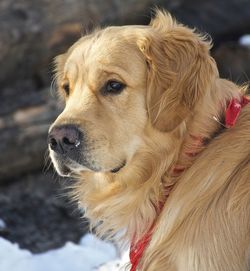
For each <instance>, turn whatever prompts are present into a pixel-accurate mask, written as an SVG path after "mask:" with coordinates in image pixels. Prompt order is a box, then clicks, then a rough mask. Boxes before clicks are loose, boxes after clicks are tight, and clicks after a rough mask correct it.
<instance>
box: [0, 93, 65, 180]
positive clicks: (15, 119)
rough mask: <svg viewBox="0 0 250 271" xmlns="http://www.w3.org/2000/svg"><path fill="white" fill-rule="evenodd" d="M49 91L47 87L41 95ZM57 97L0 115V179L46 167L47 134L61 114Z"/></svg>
mask: <svg viewBox="0 0 250 271" xmlns="http://www.w3.org/2000/svg"><path fill="white" fill-rule="evenodd" d="M45 93H49V91H48V90H44V91H43V92H42V93H40V95H43V96H45ZM59 111H60V109H59V108H58V106H57V105H56V101H55V99H51V98H50V97H49V95H48V94H47V101H46V102H45V103H41V104H39V105H31V106H29V107H25V108H22V109H18V110H16V111H14V112H13V113H10V114H8V115H5V116H3V117H0V153H1V155H0V180H3V179H6V178H11V177H15V176H20V175H21V174H23V173H25V172H28V171H32V170H38V169H39V170H41V169H42V168H43V167H44V166H45V153H46V150H47V134H48V128H49V126H50V124H51V123H52V122H53V121H54V119H55V118H56V117H57V115H58V114H59Z"/></svg>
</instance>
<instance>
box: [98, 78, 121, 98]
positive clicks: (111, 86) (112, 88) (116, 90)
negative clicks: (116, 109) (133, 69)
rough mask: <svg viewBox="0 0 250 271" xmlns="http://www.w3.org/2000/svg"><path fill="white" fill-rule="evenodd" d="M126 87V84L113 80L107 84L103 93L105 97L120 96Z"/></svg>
mask: <svg viewBox="0 0 250 271" xmlns="http://www.w3.org/2000/svg"><path fill="white" fill-rule="evenodd" d="M125 87H126V85H125V84H123V83H121V82H117V81H113V80H112V81H108V82H107V83H106V85H105V86H104V87H103V89H102V92H103V94H104V95H107V94H120V93H121V92H122V90H123V89H124V88H125Z"/></svg>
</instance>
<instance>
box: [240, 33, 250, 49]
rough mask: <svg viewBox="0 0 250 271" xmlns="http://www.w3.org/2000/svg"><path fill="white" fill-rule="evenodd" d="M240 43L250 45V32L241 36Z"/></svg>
mask: <svg viewBox="0 0 250 271" xmlns="http://www.w3.org/2000/svg"><path fill="white" fill-rule="evenodd" d="M239 43H240V45H242V46H247V47H250V34H246V35H243V36H242V37H240V38H239Z"/></svg>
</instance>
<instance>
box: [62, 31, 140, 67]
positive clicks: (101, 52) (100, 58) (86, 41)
mask: <svg viewBox="0 0 250 271" xmlns="http://www.w3.org/2000/svg"><path fill="white" fill-rule="evenodd" d="M138 31H140V27H139V26H126V27H124V26H123V27H108V28H105V29H103V30H99V31H96V32H94V33H93V34H91V35H88V36H86V37H83V38H82V39H81V40H80V41H78V42H77V44H75V45H74V46H73V47H74V48H73V49H72V50H71V53H70V55H69V57H68V60H67V62H66V65H65V66H67V65H71V66H72V63H73V64H75V65H77V66H79V65H81V66H84V68H86V67H88V66H89V67H91V66H92V67H93V65H95V64H102V65H120V66H122V67H124V68H129V66H130V65H129V64H131V63H129V61H128V60H129V59H130V60H131V59H132V60H133V62H136V61H138V62H141V61H142V57H141V54H140V51H139V50H138V48H137V46H136V36H137V32H138ZM126 66H127V67H126Z"/></svg>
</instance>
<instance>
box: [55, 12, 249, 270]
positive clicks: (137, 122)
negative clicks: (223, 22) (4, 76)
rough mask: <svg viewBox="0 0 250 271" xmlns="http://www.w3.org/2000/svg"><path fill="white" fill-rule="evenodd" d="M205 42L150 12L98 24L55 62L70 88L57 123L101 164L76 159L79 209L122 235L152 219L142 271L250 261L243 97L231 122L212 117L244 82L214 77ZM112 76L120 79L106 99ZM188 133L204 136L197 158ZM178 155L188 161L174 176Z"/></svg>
mask: <svg viewBox="0 0 250 271" xmlns="http://www.w3.org/2000/svg"><path fill="white" fill-rule="evenodd" d="M209 50H210V43H209V42H208V41H207V39H206V38H205V37H203V36H201V35H198V34H197V33H195V31H194V30H191V29H189V28H187V27H185V26H183V25H181V24H179V23H177V22H175V21H174V20H173V19H172V18H171V16H170V15H169V14H166V13H165V12H162V11H157V14H156V16H155V18H154V19H153V20H152V21H151V23H150V25H149V26H124V27H108V28H105V29H102V30H96V31H95V32H93V33H92V34H89V35H87V36H85V37H83V38H81V39H80V40H79V41H78V42H76V43H75V44H74V45H73V46H72V47H71V48H70V49H69V50H68V51H67V52H66V53H65V54H63V55H61V56H59V57H57V59H56V71H57V73H56V77H57V82H58V86H59V89H60V91H59V92H60V96H65V95H64V94H63V91H62V90H61V85H62V84H63V82H65V80H66V81H67V82H69V84H70V94H69V97H64V99H65V101H66V106H65V109H64V111H63V112H62V113H61V114H60V116H59V117H58V119H57V120H56V121H55V123H54V125H59V124H65V123H74V124H78V125H79V126H80V127H81V129H82V130H83V131H84V133H86V137H87V138H88V140H87V143H86V144H88V146H90V147H89V152H90V154H89V155H90V156H91V158H92V160H93V161H92V163H93V165H94V166H96V167H97V168H98V170H96V171H91V170H87V169H86V168H85V167H84V166H82V165H80V164H77V165H76V166H74V167H72V168H71V170H72V174H73V175H75V177H76V178H77V179H78V182H77V185H76V186H75V187H74V195H75V197H76V198H77V199H78V200H79V203H80V205H81V206H82V207H84V208H85V210H86V213H85V215H86V217H88V218H89V219H90V221H91V224H92V225H95V226H96V225H98V230H99V232H101V233H105V234H108V235H112V234H114V233H116V232H119V231H122V232H124V239H126V240H128V241H130V240H131V238H133V237H135V238H140V237H141V236H142V235H143V234H144V233H145V232H146V231H147V230H148V229H149V228H150V226H151V225H152V223H153V222H154V221H156V227H155V230H154V234H153V236H152V240H151V242H150V244H149V246H148V248H147V249H146V251H145V253H144V256H143V258H142V260H141V262H140V267H139V270H143V271H155V270H157V271H163V270H166V271H208V270H209V271H249V270H250V254H249V252H250V251H249V248H250V232H249V231H250V144H249V143H250V136H249V135H250V106H245V107H244V108H243V110H242V112H241V114H240V117H239V119H238V121H237V124H236V126H235V127H233V128H230V129H222V127H221V125H220V123H219V122H218V121H216V120H215V118H217V119H218V120H220V121H221V122H223V117H224V112H225V108H226V105H227V103H228V101H229V100H230V99H231V98H232V97H236V98H239V97H240V95H242V93H244V88H243V87H241V88H240V87H239V86H237V85H235V84H233V83H232V82H229V81H227V80H224V79H221V78H219V75H218V71H217V67H216V64H215V62H214V60H213V58H212V57H211V56H210V54H209ZM109 79H117V80H120V81H122V82H124V83H126V86H127V87H126V88H125V90H124V91H123V92H122V93H120V94H119V95H114V96H109V95H107V96H103V95H101V94H100V91H99V90H100V88H101V86H102V85H103V84H104V82H106V81H107V80H109ZM190 135H196V136H201V137H203V138H206V139H207V142H208V143H207V144H206V145H204V146H202V147H200V148H199V151H200V154H199V155H198V156H196V157H193V158H191V157H188V156H185V155H183V153H184V150H185V152H186V151H187V150H191V151H192V150H193V148H194V146H193V141H192V139H191V137H190ZM51 156H52V160H53V162H54V164H55V167H57V161H56V158H55V157H54V155H53V152H52V151H51ZM124 160H126V165H125V166H124V167H123V168H122V169H121V170H120V171H118V172H117V173H112V172H110V170H111V169H112V168H114V167H116V166H118V165H119V164H121V163H122V161H124ZM175 164H178V165H181V166H184V167H185V168H186V170H185V171H184V172H183V173H182V174H181V175H179V176H177V177H173V176H172V175H171V173H170V169H171V167H172V166H173V165H175ZM59 173H60V172H59ZM173 183H175V186H174V189H173V190H172V192H171V194H170V197H169V198H168V200H167V202H166V204H165V206H164V209H163V211H162V213H161V214H160V216H159V217H157V213H156V208H155V206H156V205H157V204H158V203H159V202H160V201H162V200H163V199H164V188H163V186H164V185H168V184H173ZM100 222H101V223H100Z"/></svg>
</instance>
